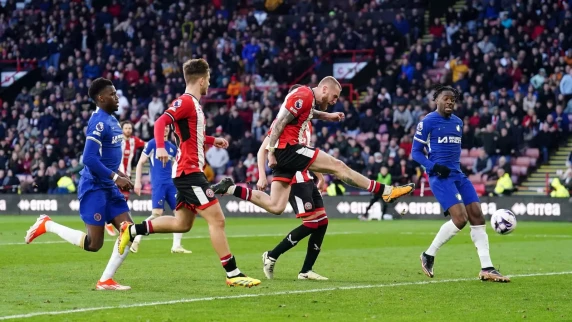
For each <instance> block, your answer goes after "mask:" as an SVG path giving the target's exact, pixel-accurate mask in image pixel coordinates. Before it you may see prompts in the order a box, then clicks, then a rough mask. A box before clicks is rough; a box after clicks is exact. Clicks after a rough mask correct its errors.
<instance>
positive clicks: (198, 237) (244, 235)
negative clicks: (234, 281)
mask: <svg viewBox="0 0 572 322" xmlns="http://www.w3.org/2000/svg"><path fill="white" fill-rule="evenodd" d="M375 233H376V232H373V234H375ZM353 234H372V233H367V232H366V233H364V232H363V231H332V232H328V235H353ZM162 235H169V237H154V236H153V237H149V236H147V237H145V239H146V240H171V239H173V236H172V235H170V234H162ZM284 236H286V234H285V233H276V234H240V235H227V238H255V237H284ZM204 238H210V236H209V235H193V234H189V235H188V236H184V235H183V239H204ZM22 239H24V238H23V237H22ZM115 239H116V238H111V239H109V238H106V239H105V240H104V242H115ZM34 244H68V242H67V241H65V240H48V241H34V242H32V243H31V244H30V245H34ZM14 245H27V244H26V243H25V242H12V243H0V246H14Z"/></svg>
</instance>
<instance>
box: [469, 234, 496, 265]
mask: <svg viewBox="0 0 572 322" xmlns="http://www.w3.org/2000/svg"><path fill="white" fill-rule="evenodd" d="M471 239H472V240H473V243H474V244H475V246H476V247H477V253H478V254H479V259H480V260H481V268H487V267H493V262H492V261H491V255H490V253H489V236H488V235H487V226H486V225H480V226H471Z"/></svg>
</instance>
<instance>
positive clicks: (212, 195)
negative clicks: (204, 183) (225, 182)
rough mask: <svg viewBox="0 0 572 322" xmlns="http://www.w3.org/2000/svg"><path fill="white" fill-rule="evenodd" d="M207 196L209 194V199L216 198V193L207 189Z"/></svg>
mask: <svg viewBox="0 0 572 322" xmlns="http://www.w3.org/2000/svg"><path fill="white" fill-rule="evenodd" d="M206 194H207V197H209V198H213V197H214V191H212V190H211V189H207V191H206Z"/></svg>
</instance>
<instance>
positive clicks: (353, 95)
mask: <svg viewBox="0 0 572 322" xmlns="http://www.w3.org/2000/svg"><path fill="white" fill-rule="evenodd" d="M341 85H342V90H343V89H347V90H348V92H349V93H350V95H349V97H348V100H349V101H350V103H353V102H354V101H355V100H358V99H359V93H358V92H357V90H356V89H355V88H354V85H353V84H351V83H341ZM275 88H278V89H281V90H288V89H289V88H290V85H277V86H257V87H256V89H258V90H259V91H264V90H267V89H275ZM249 90H250V88H249V87H248V86H243V87H242V88H241V89H240V94H239V95H236V96H231V95H228V94H227V91H228V89H227V88H210V89H209V91H208V93H207V95H206V96H205V97H204V98H202V99H201V102H202V103H203V104H208V103H222V104H226V105H227V106H228V107H231V106H232V105H234V104H235V103H236V100H237V99H238V97H239V96H241V97H242V98H246V94H247V93H248V91H249ZM219 93H224V96H229V97H228V98H216V96H217V94H219ZM213 96H214V97H213Z"/></svg>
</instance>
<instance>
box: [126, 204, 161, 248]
mask: <svg viewBox="0 0 572 322" xmlns="http://www.w3.org/2000/svg"><path fill="white" fill-rule="evenodd" d="M162 215H163V209H162V208H156V204H155V203H154V202H153V209H151V216H149V217H147V218H145V220H146V221H147V220H149V221H150V220H153V219H156V218H159V217H161V216H162ZM141 239H143V236H142V235H138V236H136V237H135V239H133V243H131V247H129V250H130V251H131V252H132V253H137V252H138V251H139V244H140V243H141Z"/></svg>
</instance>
